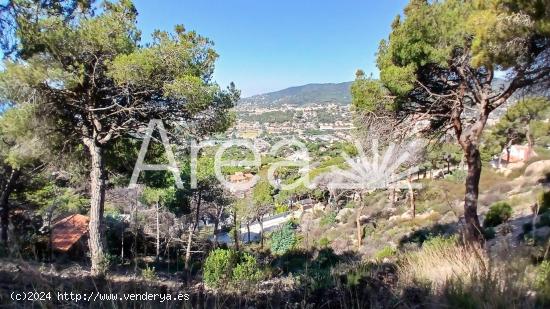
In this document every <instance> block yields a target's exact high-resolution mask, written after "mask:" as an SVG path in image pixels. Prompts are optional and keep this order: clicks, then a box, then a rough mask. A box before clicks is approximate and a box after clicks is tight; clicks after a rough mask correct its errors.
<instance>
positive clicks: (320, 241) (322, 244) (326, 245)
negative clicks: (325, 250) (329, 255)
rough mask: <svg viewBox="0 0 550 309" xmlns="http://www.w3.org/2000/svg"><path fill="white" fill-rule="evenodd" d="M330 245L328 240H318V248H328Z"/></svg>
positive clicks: (324, 238)
mask: <svg viewBox="0 0 550 309" xmlns="http://www.w3.org/2000/svg"><path fill="white" fill-rule="evenodd" d="M329 245H330V240H329V239H328V238H326V237H323V238H321V239H319V246H321V247H328V246H329Z"/></svg>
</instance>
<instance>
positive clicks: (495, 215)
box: [483, 202, 512, 227]
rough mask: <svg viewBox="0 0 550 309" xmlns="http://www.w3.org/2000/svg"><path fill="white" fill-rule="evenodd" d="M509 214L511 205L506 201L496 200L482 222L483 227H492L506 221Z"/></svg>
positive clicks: (510, 213) (510, 214)
mask: <svg viewBox="0 0 550 309" xmlns="http://www.w3.org/2000/svg"><path fill="white" fill-rule="evenodd" d="M511 216H512V207H511V206H510V205H508V203H506V202H498V203H495V204H493V205H491V207H490V208H489V211H488V212H487V214H486V215H485V221H484V223H483V224H484V226H485V227H494V226H497V225H499V224H501V223H504V222H506V221H508V219H510V217H511Z"/></svg>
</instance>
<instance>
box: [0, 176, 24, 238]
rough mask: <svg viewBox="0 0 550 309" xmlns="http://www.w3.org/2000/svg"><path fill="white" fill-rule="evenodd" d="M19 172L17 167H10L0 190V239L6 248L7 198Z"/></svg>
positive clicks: (8, 218)
mask: <svg viewBox="0 0 550 309" xmlns="http://www.w3.org/2000/svg"><path fill="white" fill-rule="evenodd" d="M20 174H21V173H20V171H19V170H18V169H12V171H11V173H10V178H9V179H8V182H7V183H6V186H5V187H4V190H3V191H2V195H1V196H0V225H1V229H0V232H1V234H2V235H1V237H0V239H1V241H2V245H3V246H4V248H7V246H8V227H9V221H10V204H9V198H10V195H11V193H12V192H13V189H14V188H15V183H16V182H17V179H18V178H19V175H20Z"/></svg>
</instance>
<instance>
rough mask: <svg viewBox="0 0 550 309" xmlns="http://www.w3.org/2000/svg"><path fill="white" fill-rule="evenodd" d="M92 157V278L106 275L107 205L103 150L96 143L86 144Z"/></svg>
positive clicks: (89, 141)
mask: <svg viewBox="0 0 550 309" xmlns="http://www.w3.org/2000/svg"><path fill="white" fill-rule="evenodd" d="M85 144H86V146H87V147H88V150H89V151H90V156H91V166H90V223H89V225H88V230H89V240H88V242H89V246H90V253H91V257H92V268H91V270H90V272H91V274H92V276H99V275H103V274H105V271H106V269H105V241H104V234H103V229H104V226H103V208H104V205H105V179H104V177H103V172H104V162H103V149H102V147H101V146H100V145H99V144H98V143H97V142H95V141H92V140H87V141H86V142H85Z"/></svg>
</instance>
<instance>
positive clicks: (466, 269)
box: [398, 237, 540, 308]
mask: <svg viewBox="0 0 550 309" xmlns="http://www.w3.org/2000/svg"><path fill="white" fill-rule="evenodd" d="M514 252H515V251H514ZM510 259H512V260H514V262H513V263H510ZM521 261H522V260H521V259H520V258H519V257H518V256H513V255H510V254H508V255H507V256H506V260H504V261H501V262H498V261H496V260H493V259H492V258H490V257H489V256H488V254H487V253H486V252H485V250H484V249H482V248H480V247H474V246H468V247H466V246H462V245H460V244H458V243H457V242H456V241H455V240H453V239H452V238H451V239H449V238H441V237H438V238H435V239H433V240H430V241H427V242H426V243H425V245H424V246H423V247H422V249H421V250H419V251H416V252H412V253H408V254H405V255H404V256H403V257H402V258H401V262H400V263H399V269H398V275H399V281H400V284H399V285H400V286H401V288H402V289H403V290H404V291H406V290H407V289H408V290H410V289H411V287H413V288H416V289H417V290H418V289H424V291H425V292H424V293H425V294H424V295H428V296H427V298H429V299H427V300H425V302H428V303H431V304H434V303H437V304H438V306H441V307H449V308H534V307H536V305H537V301H539V304H540V300H537V298H536V296H533V292H531V291H532V289H533V288H532V278H530V276H529V274H528V272H527V271H526V269H527V265H524V264H523V263H521ZM535 294H536V293H535Z"/></svg>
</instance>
